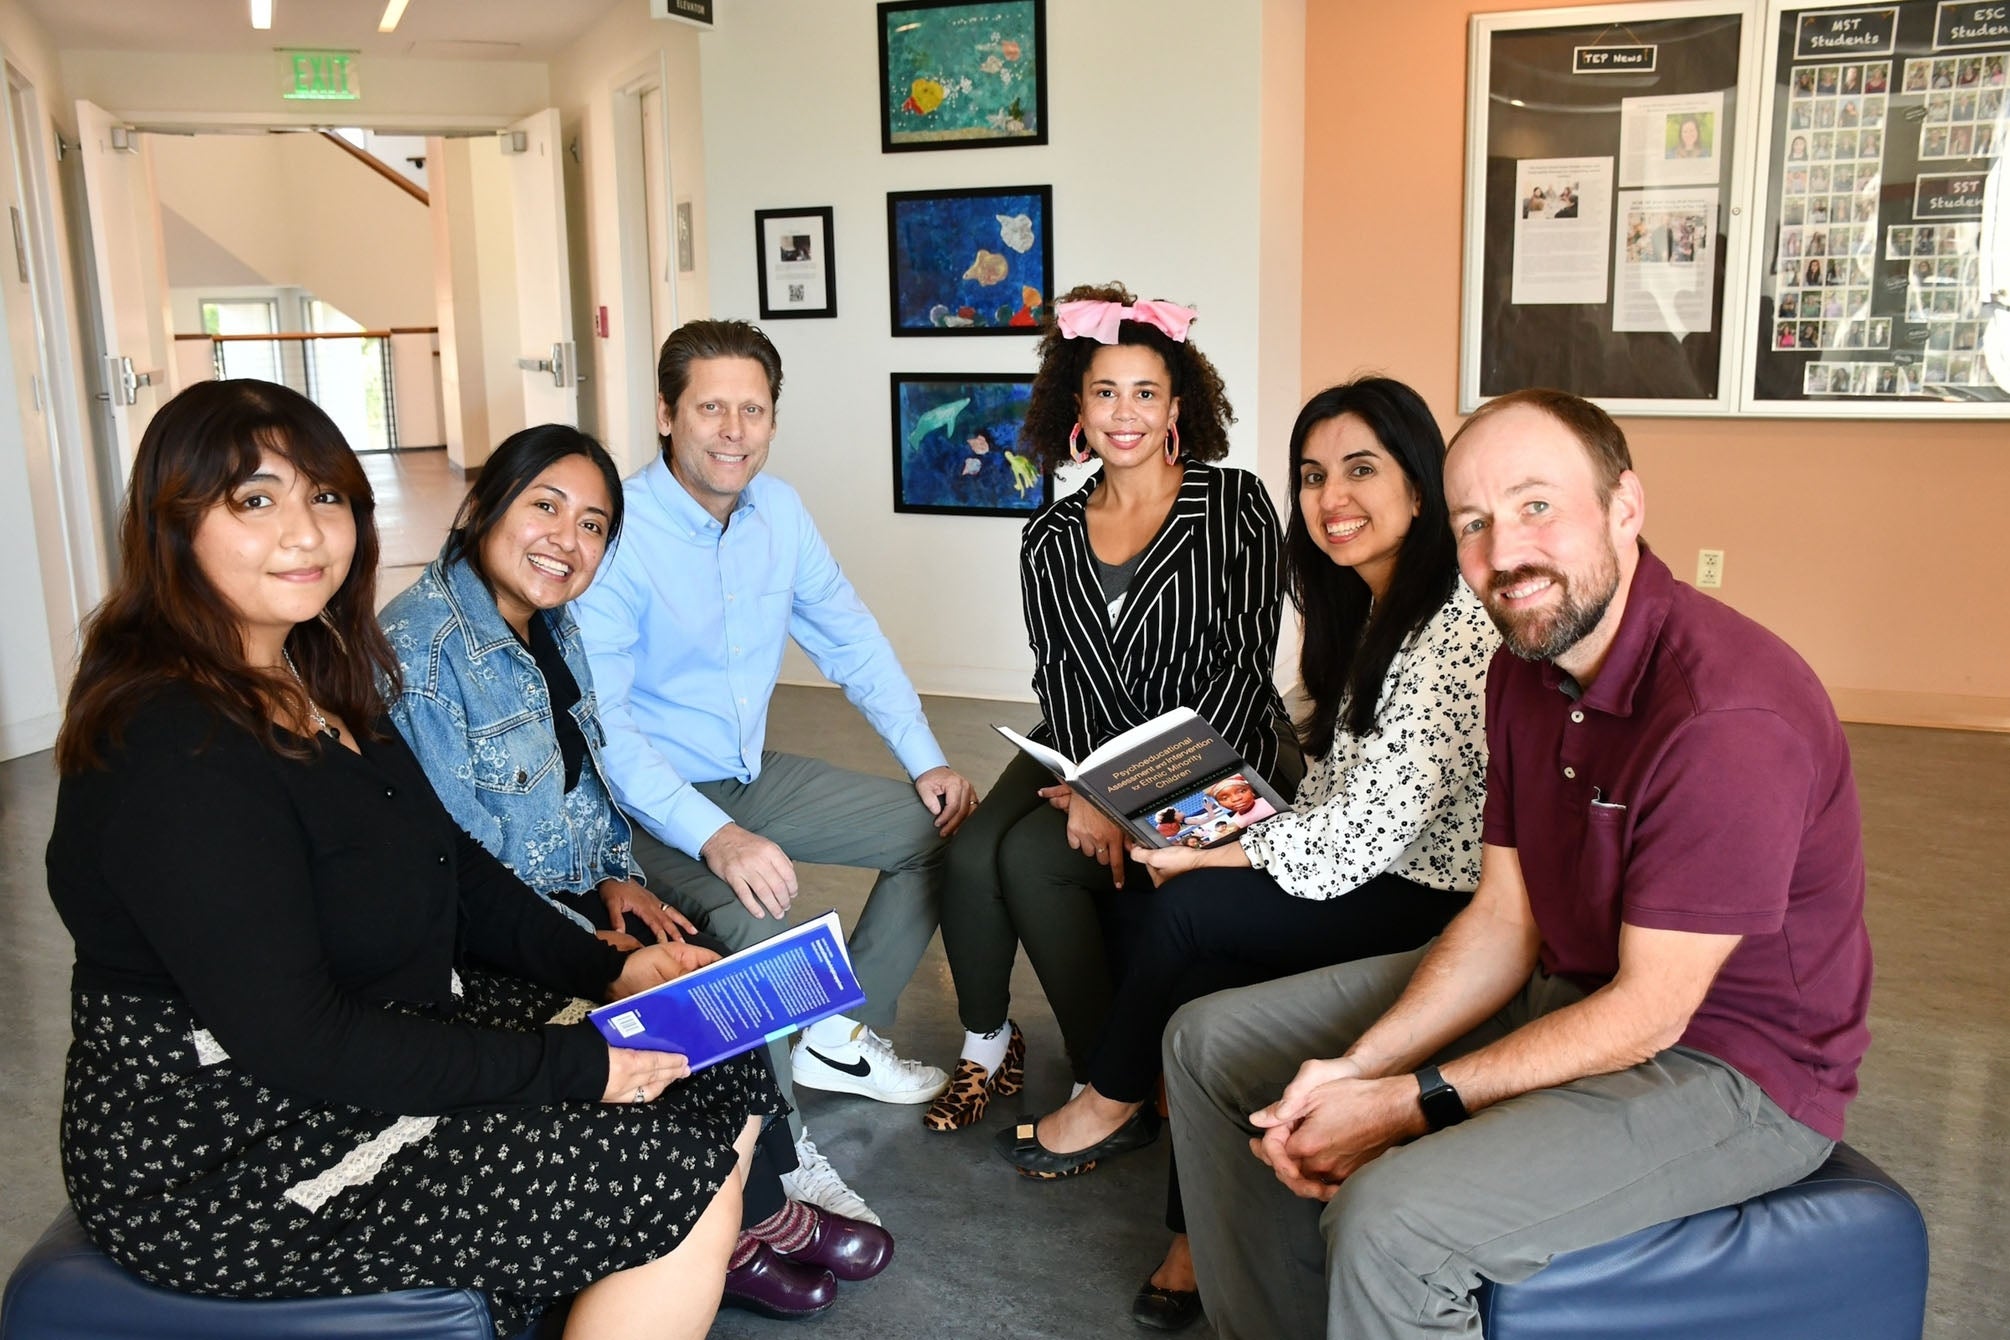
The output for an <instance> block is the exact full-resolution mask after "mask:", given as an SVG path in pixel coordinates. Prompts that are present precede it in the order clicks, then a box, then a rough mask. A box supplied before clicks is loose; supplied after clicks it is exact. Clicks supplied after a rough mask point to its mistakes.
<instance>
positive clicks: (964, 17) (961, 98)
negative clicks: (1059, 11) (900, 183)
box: [879, 0, 1047, 154]
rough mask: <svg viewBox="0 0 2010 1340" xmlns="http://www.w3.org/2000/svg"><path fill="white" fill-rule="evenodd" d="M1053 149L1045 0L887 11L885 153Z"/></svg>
mask: <svg viewBox="0 0 2010 1340" xmlns="http://www.w3.org/2000/svg"><path fill="white" fill-rule="evenodd" d="M1046 142H1047V4H1046V0H985V2H984V3H977V4H971V3H965V2H964V0H887V3H885V4H882V5H880V6H879V144H880V149H881V150H882V151H883V152H885V153H890V154H894V153H911V152H914V151H917V150H927V149H994V148H1000V147H1004V146H1009V145H1015V144H1045V143H1046Z"/></svg>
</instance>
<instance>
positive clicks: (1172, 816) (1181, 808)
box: [992, 707, 1291, 847]
mask: <svg viewBox="0 0 2010 1340" xmlns="http://www.w3.org/2000/svg"><path fill="white" fill-rule="evenodd" d="M992 729H993V730H995V731H997V732H998V733H999V734H1000V735H1002V736H1004V737H1005V738H1006V739H1008V740H1010V741H1011V742H1012V743H1013V744H1016V745H1018V746H1019V748H1020V749H1022V750H1023V751H1025V753H1026V754H1027V755H1028V756H1029V757H1031V758H1033V759H1034V760H1035V761H1037V762H1039V763H1041V764H1043V765H1045V767H1046V768H1047V770H1048V771H1049V772H1051V773H1053V774H1054V775H1055V776H1056V777H1058V778H1060V779H1061V780H1062V781H1064V782H1066V783H1067V784H1068V785H1069V786H1071V787H1073V788H1074V789H1075V791H1076V792H1077V794H1079V795H1082V796H1086V797H1087V798H1088V799H1089V801H1090V802H1091V803H1093V804H1094V805H1095V806H1096V808H1098V809H1100V810H1101V811H1102V812H1103V813H1105V814H1107V815H1109V816H1110V818H1112V819H1114V820H1116V822H1117V823H1118V824H1119V825H1120V826H1121V827H1123V828H1124V829H1126V830H1128V831H1129V832H1130V833H1131V834H1132V835H1134V836H1135V837H1136V839H1137V841H1138V843H1139V845H1141V846H1146V847H1173V846H1180V845H1184V846H1188V847H1213V846H1218V845H1219V844H1221V843H1224V842H1233V841H1235V840H1236V839H1237V838H1238V837H1240V836H1241V835H1242V830H1243V829H1245V828H1247V827H1249V826H1250V825H1251V824H1253V823H1256V822H1257V821H1258V820H1262V819H1268V818H1269V817H1270V816H1271V815H1273V814H1278V813H1281V812H1282V811H1284V810H1288V809H1290V808H1291V806H1290V805H1288V804H1286V803H1285V801H1284V798H1283V797H1282V796H1280V795H1278V794H1277V792H1276V791H1275V790H1274V789H1272V787H1271V785H1270V783H1269V782H1267V781H1265V780H1264V778H1263V774H1261V773H1259V772H1258V771H1256V769H1254V768H1252V767H1250V766H1249V765H1248V764H1247V763H1245V762H1243V761H1242V755H1241V754H1238V753H1237V752H1236V751H1235V749H1234V748H1233V747H1231V746H1230V745H1229V743H1228V742H1227V741H1226V740H1224V739H1222V738H1221V733H1220V732H1219V731H1217V730H1216V729H1215V728H1214V727H1212V726H1210V725H1208V724H1207V722H1206V721H1205V720H1204V719H1203V718H1202V717H1201V716H1200V715H1199V714H1198V713H1196V712H1194V711H1193V710H1192V709H1191V708H1186V707H1179V708H1175V709H1173V710H1172V711H1170V712H1167V713H1166V714H1165V715H1164V716H1158V717H1153V718H1152V719H1151V720H1150V721H1147V722H1146V723H1145V724H1144V725H1142V726H1137V727H1134V728H1133V729H1131V730H1127V731H1125V732H1124V733H1123V734H1122V735H1119V736H1117V737H1116V738H1115V739H1114V740H1111V741H1110V742H1109V743H1108V744H1106V745H1104V746H1103V747H1102V748H1100V749H1098V750H1096V751H1095V752H1094V753H1093V754H1090V755H1089V756H1088V757H1087V758H1085V759H1083V760H1082V761H1081V762H1079V763H1075V762H1072V761H1070V760H1069V759H1067V758H1064V757H1062V756H1061V755H1060V754H1058V753H1056V752H1055V751H1054V750H1052V749H1050V748H1048V747H1047V746H1046V745H1043V744H1035V743H1034V742H1033V741H1031V740H1029V739H1027V738H1026V737H1025V736H1023V735H1021V734H1019V733H1018V732H1017V731H1013V730H1007V729H1006V728H1005V727H1003V726H993V727H992Z"/></svg>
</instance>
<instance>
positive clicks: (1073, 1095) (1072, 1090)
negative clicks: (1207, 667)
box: [1068, 1084, 1089, 1103]
mask: <svg viewBox="0 0 2010 1340" xmlns="http://www.w3.org/2000/svg"><path fill="white" fill-rule="evenodd" d="M1088 1087H1089V1086H1088V1085H1086V1084H1073V1085H1070V1086H1069V1087H1068V1101H1069V1102H1071V1103H1072V1102H1074V1101H1075V1100H1076V1099H1077V1098H1080V1097H1081V1096H1082V1090H1084V1089H1086V1088H1088Z"/></svg>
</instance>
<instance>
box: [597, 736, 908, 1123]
mask: <svg viewBox="0 0 2010 1340" xmlns="http://www.w3.org/2000/svg"><path fill="white" fill-rule="evenodd" d="M698 790H699V792H701V793H702V794H703V795H705V796H706V797H708V798H709V799H710V800H711V801H712V802H713V803H714V804H716V805H717V806H719V808H720V809H722V810H724V811H726V813H727V814H729V815H731V816H732V817H733V822H734V823H737V824H739V825H740V826H741V827H742V828H745V829H747V830H749V831H750V832H754V833H758V834H760V835H761V836H762V837H764V838H767V839H768V840H769V841H771V842H773V843H775V844H776V845H777V846H779V847H780V848H781V849H782V850H783V851H784V852H786V853H788V856H789V859H790V860H792V861H808V862H811V863H813V864H817V865H848V866H855V867H862V868H864V869H867V870H878V871H879V872H880V876H879V878H878V880H876V881H875V882H874V883H873V886H872V891H871V892H870V893H869V894H867V895H866V900H865V908H864V910H863V911H861V912H860V913H859V916H858V921H857V924H855V925H854V926H853V927H852V930H851V934H850V935H849V937H847V943H848V945H849V947H850V950H851V959H852V966H853V968H855V969H856V970H857V972H858V981H859V985H860V986H861V987H862V988H864V990H865V1004H863V1005H861V1006H859V1007H858V1008H856V1009H855V1010H853V1011H852V1012H851V1013H852V1015H853V1017H854V1018H857V1019H859V1020H861V1021H863V1022H864V1023H865V1024H867V1025H868V1026H869V1027H871V1028H873V1029H875V1030H877V1031H879V1032H882V1033H884V1032H886V1031H888V1030H889V1029H891V1028H892V1027H893V1018H894V1009H895V1007H896V1005H897V1004H898V1003H899V1001H900V993H901V991H902V989H904V988H905V987H906V986H907V979H908V978H910V977H912V976H913V975H914V969H915V967H916V965H918V964H919V963H920V962H921V955H922V953H923V951H925V950H926V949H927V948H928V941H929V938H930V937H931V936H933V935H934V934H935V924H936V920H937V918H938V915H939V912H940V908H941V901H942V897H941V895H942V889H941V883H942V881H941V872H942V848H943V840H942V838H941V836H940V835H939V834H937V833H936V831H935V816H934V815H932V814H930V813H929V812H928V808H927V807H926V806H925V805H923V804H922V803H921V798H920V797H919V796H918V795H916V794H915V791H914V787H913V785H912V784H910V783H908V782H899V781H894V780H892V779H891V778H887V777H872V776H868V775H866V774H865V773H858V772H851V771H849V770H847V769H844V768H839V767H833V766H832V765H830V764H828V763H824V762H821V761H819V760H817V759H813V758H802V757H799V756H797V755H794V754H783V753H777V752H776V751H774V750H769V751H767V752H766V753H764V754H763V755H762V756H761V775H760V776H759V777H756V778H755V779H754V780H753V781H751V782H740V781H738V780H734V779H728V780H726V781H723V782H700V783H698ZM630 823H631V824H632V825H633V827H634V829H635V861H636V864H638V865H640V866H641V867H642V869H643V871H644V872H645V873H646V874H647V875H648V877H649V887H650V889H651V891H653V892H654V893H655V894H656V896H657V897H659V898H661V899H663V900H664V901H665V902H667V903H670V904H672V905H673V906H675V907H676V908H677V909H678V910H679V911H681V912H683V913H684V914H685V915H686V916H688V917H690V918H691V919H692V920H693V921H695V922H697V923H698V924H699V925H700V926H701V927H703V928H704V929H706V930H708V931H710V932H711V933H712V934H713V935H716V936H718V937H719V939H721V940H723V941H725V942H726V943H727V944H728V945H729V946H731V947H732V948H734V949H745V948H746V947H747V946H748V945H751V944H756V943H758V942H760V941H762V940H765V939H767V938H768V937H769V936H771V935H773V934H775V933H776V932H777V931H779V930H781V929H782V927H781V926H780V925H779V924H777V923H776V922H775V921H774V920H773V919H772V918H765V917H764V918H756V917H755V916H754V915H753V914H752V913H751V912H749V911H747V909H746V907H745V906H744V905H743V904H742V903H741V902H740V900H739V899H738V898H737V897H735V896H734V894H733V890H732V888H731V887H730V886H728V885H727V883H726V882H725V881H724V880H722V879H720V878H719V877H718V876H717V875H715V874H713V873H712V872H711V870H710V869H709V868H707V867H706V865H705V864H704V862H702V861H696V860H693V859H692V858H690V857H689V856H686V855H684V853H682V852H680V851H674V850H672V849H671V848H669V847H666V846H664V845H663V844H662V843H661V842H658V841H657V840H656V839H655V838H654V837H653V836H651V835H650V834H649V832H648V831H647V830H646V829H644V828H643V827H642V825H641V824H640V823H639V822H636V821H635V820H634V819H633V818H632V817H631V818H630ZM824 910H825V909H823V908H821V907H804V906H802V905H801V904H798V905H797V907H796V908H792V909H791V912H792V913H794V912H798V911H800V912H801V913H804V914H807V915H811V916H816V915H821V914H822V913H823V911H824ZM770 1045H771V1055H772V1056H773V1057H774V1061H775V1076H776V1079H777V1080H778V1081H779V1082H780V1084H781V1089H782V1094H783V1096H784V1097H786V1098H787V1099H788V1100H789V1104H790V1106H791V1107H793V1106H794V1105H795V1099H796V1095H795V1085H794V1083H793V1082H792V1081H791V1079H790V1073H789V1051H788V1042H787V1040H786V1039H783V1040H781V1041H777V1042H775V1043H772V1044H770ZM790 1124H791V1125H792V1126H793V1127H794V1129H795V1132H796V1134H797V1135H801V1134H802V1118H801V1117H800V1116H799V1115H791V1117H790Z"/></svg>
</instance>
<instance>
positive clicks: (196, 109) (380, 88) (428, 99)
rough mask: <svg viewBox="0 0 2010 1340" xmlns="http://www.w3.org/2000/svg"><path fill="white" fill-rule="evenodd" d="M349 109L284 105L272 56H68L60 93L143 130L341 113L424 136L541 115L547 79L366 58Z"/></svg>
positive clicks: (522, 69) (517, 66)
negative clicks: (446, 129) (83, 100)
mask: <svg viewBox="0 0 2010 1340" xmlns="http://www.w3.org/2000/svg"><path fill="white" fill-rule="evenodd" d="M359 68H360V71H361V74H362V91H363V96H362V97H361V98H359V99H358V100H356V101H355V102H343V103H332V104H331V103H325V102H324V103H312V102H290V101H287V100H286V99H285V98H283V97H281V96H280V95H281V93H282V92H283V85H282V83H281V80H280V70H279V57H278V56H277V55H275V54H273V53H270V52H249V53H232V54H228V55H190V54H185V53H180V52H145V51H65V52H63V53H62V73H63V84H64V87H65V88H66V89H67V90H68V91H69V94H70V96H71V97H73V98H87V99H89V100H90V101H92V102H95V103H97V104H98V105H99V106H100V107H103V108H106V109H107V110H109V111H114V112H117V113H119V114H120V115H121V116H123V117H125V118H126V119H127V120H128V121H134V122H137V123H140V124H142V125H148V124H153V125H196V126H217V125H229V124H236V125H248V126H319V125H326V124H327V123H328V120H329V117H330V114H331V108H339V109H340V111H339V116H340V117H341V120H342V123H343V124H344V125H349V126H363V127H368V128H370V129H374V130H407V131H417V132H420V133H423V132H425V131H429V130H439V129H442V128H444V127H448V126H502V125H506V124H508V123H509V122H511V121H514V120H516V119H517V118H518V117H522V116H528V115H529V114H530V113H532V112H534V111H536V110H537V109H538V108H540V107H543V106H545V105H546V103H547V99H548V97H549V85H548V76H547V73H546V70H545V66H544V64H543V63H542V62H539V61H487V60H466V61H449V60H416V59H398V58H392V57H384V58H379V57H376V56H370V57H366V58H365V59H364V60H363V63H362V64H361V66H360V67H359Z"/></svg>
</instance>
